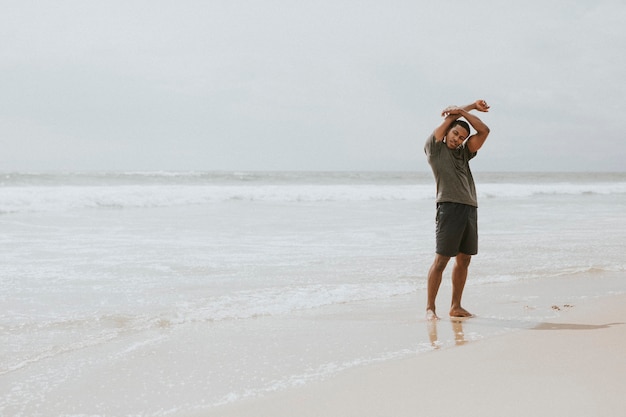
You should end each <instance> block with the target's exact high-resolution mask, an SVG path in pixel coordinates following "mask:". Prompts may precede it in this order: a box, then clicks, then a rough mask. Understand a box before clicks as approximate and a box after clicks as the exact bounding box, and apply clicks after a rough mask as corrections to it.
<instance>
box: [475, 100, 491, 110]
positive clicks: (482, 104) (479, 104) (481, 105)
mask: <svg viewBox="0 0 626 417" xmlns="http://www.w3.org/2000/svg"><path fill="white" fill-rule="evenodd" d="M474 109H476V110H478V111H482V112H488V111H489V105H488V104H487V102H486V101H485V100H476V101H475V102H474Z"/></svg>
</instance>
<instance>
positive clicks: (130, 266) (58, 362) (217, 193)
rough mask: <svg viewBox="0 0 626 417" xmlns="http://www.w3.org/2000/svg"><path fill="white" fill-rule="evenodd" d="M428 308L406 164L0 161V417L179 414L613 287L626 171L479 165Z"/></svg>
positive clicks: (419, 210)
mask: <svg viewBox="0 0 626 417" xmlns="http://www.w3.org/2000/svg"><path fill="white" fill-rule="evenodd" d="M475 179H476V184H477V192H478V201H479V209H478V215H479V253H478V255H476V256H474V257H473V259H472V263H471V265H470V270H469V277H468V282H467V286H466V288H465V293H464V298H463V305H464V307H465V308H466V309H468V310H469V311H471V312H472V313H474V314H475V315H476V317H474V318H471V319H469V320H463V321H454V320H451V319H448V318H447V317H446V316H447V314H446V312H447V307H448V306H449V302H450V283H449V281H450V270H451V265H452V262H453V261H451V264H450V266H449V268H448V270H447V271H446V273H445V274H444V282H443V284H442V289H441V291H440V294H439V297H438V307H439V308H438V312H439V314H440V315H441V316H442V320H440V321H439V322H436V323H435V324H433V323H429V322H426V321H425V320H424V314H425V311H424V309H425V298H426V294H425V289H426V277H427V273H428V269H429V267H430V264H431V262H432V260H433V257H434V246H435V242H434V228H435V224H434V223H435V222H434V220H435V201H434V195H435V186H434V181H433V178H432V175H431V174H430V173H421V172H78V173H75V172H55V173H38V172H4V173H0V340H1V341H2V343H1V344H0V415H1V416H7V417H8V416H11V417H19V416H23V417H37V416H91V417H94V416H146V417H154V416H188V415H202V413H204V412H210V411H212V410H215V409H216V407H221V406H224V405H228V404H232V403H235V402H238V401H246V400H248V399H251V398H255V397H259V396H264V395H268V394H270V393H273V392H277V391H281V390H288V389H290V388H293V387H297V386H302V385H306V384H309V383H312V382H315V381H320V380H324V379H327V378H331V377H333V376H335V375H337V374H339V373H341V372H343V371H345V370H347V369H351V368H354V367H359V366H368V365H369V364H373V363H377V362H382V361H390V360H396V359H402V358H407V357H412V356H415V355H423V354H433V351H436V350H437V349H454V348H457V346H458V345H460V344H465V343H479V342H480V341H482V340H485V339H488V338H491V337H496V336H499V335H501V334H503V333H507V332H514V331H523V330H524V329H528V328H532V327H533V326H536V325H537V324H538V323H541V322H546V321H550V320H552V319H554V318H555V317H558V316H559V315H562V314H565V312H566V311H567V310H569V309H573V308H576V306H577V305H581V304H584V303H586V302H589V301H590V300H597V299H599V298H602V297H609V296H611V295H617V294H623V293H626V279H625V269H626V257H625V256H624V249H625V242H626V173H582V172H580V173H486V172H485V173H483V172H477V173H475Z"/></svg>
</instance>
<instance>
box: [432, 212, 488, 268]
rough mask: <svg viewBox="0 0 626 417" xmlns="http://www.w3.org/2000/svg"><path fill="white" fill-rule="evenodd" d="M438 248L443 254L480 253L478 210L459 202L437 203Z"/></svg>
mask: <svg viewBox="0 0 626 417" xmlns="http://www.w3.org/2000/svg"><path fill="white" fill-rule="evenodd" d="M436 222H437V228H436V238H437V249H436V252H437V253H438V254H439V255H443V256H450V257H452V256H456V255H458V254H459V252H460V253H464V254H466V255H476V254H477V253H478V210H477V209H476V207H472V206H468V205H467V204H459V203H438V204H437V217H436Z"/></svg>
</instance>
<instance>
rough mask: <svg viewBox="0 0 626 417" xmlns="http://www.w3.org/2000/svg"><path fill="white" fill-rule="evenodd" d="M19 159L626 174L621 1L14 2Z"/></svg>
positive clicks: (8, 36) (7, 132) (53, 166)
mask: <svg viewBox="0 0 626 417" xmlns="http://www.w3.org/2000/svg"><path fill="white" fill-rule="evenodd" d="M0 6H1V7H0V71H1V74H0V75H1V76H0V86H1V88H0V140H1V143H2V150H1V152H0V170H2V171H10V170H91V169H96V170H104V169H113V170H417V171H426V170H429V167H428V165H427V163H426V161H425V158H424V153H423V144H424V141H425V139H426V136H427V135H428V134H429V133H430V132H432V130H433V129H434V127H435V126H436V125H437V124H438V123H440V120H441V119H440V116H439V113H440V111H441V109H443V108H444V107H446V106H447V105H449V104H457V105H462V104H466V103H468V102H471V101H473V100H475V99H479V98H484V99H485V100H487V102H488V103H489V104H490V105H491V107H492V110H491V111H490V112H489V113H487V114H480V116H481V118H482V119H483V120H484V121H485V122H486V123H487V124H488V125H489V127H490V128H491V135H490V137H489V139H488V141H487V142H486V144H485V145H484V147H483V149H482V150H481V151H480V153H479V157H478V158H476V159H475V160H474V161H473V168H474V170H480V171H494V170H499V171H502V170H505V171H510V170H513V171H518V170H522V171H562V170H565V171H587V170H588V171H611V170H612V171H624V170H625V169H626V164H625V163H624V158H625V157H626V138H624V137H622V135H621V133H620V132H623V130H624V129H623V123H624V122H623V121H622V119H623V116H622V114H623V110H624V108H625V107H626V106H625V104H626V99H625V97H626V79H625V76H626V71H625V69H626V54H625V53H624V51H626V25H624V22H625V21H626V2H624V1H621V0H613V1H611V0H594V1H591V0H569V1H565V0H564V1H551V0H539V1H536V0H530V1H528V0H527V1H524V2H521V1H487V0H472V1H467V0H455V1H445V0H444V1H437V2H435V1H416V0H414V1H395V0H386V1H368V0H354V1H352V0H315V1H296V0H256V1H239V0H224V1H222V0H206V1H185V0H182V1H180V0H179V1H158V0H157V1H155V0H139V1H133V0H124V1H117V0H103V1H88V0H80V1H64V0H55V1H53V2H46V1H41V2H34V1H24V0H15V1H5V0H0Z"/></svg>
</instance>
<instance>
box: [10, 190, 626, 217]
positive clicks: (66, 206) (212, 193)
mask: <svg viewBox="0 0 626 417" xmlns="http://www.w3.org/2000/svg"><path fill="white" fill-rule="evenodd" d="M477 188H478V198H479V200H480V199H482V198H527V197H532V196H535V195H581V196H584V195H610V194H626V183H589V184H563V183H552V184H491V183H487V184H479V185H478V187H477ZM434 194H435V190H434V185H433V184H430V183H429V184H413V185H409V184H402V185H398V184H392V185H383V184H280V185H277V184H269V185H268V184H256V185H240V184H239V185H232V184H230V185H228V184H227V185H217V184H212V185H188V184H169V185H167V184H149V185H99V186H95V185H89V186H87V185H56V186H41V185H39V186H8V187H7V186H4V187H0V213H5V214H6V213H17V212H50V211H68V210H76V209H103V208H104V209H123V208H155V207H175V206H189V205H202V204H211V203H220V202H232V201H245V202H294V203H298V202H356V201H420V200H434V197H435V196H434Z"/></svg>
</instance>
